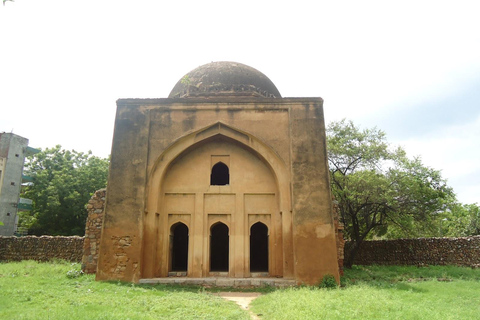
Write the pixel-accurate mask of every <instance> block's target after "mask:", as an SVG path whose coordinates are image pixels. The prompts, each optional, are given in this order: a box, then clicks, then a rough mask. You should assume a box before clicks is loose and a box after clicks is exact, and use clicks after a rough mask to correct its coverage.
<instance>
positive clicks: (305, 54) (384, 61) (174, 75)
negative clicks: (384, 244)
mask: <svg viewBox="0 0 480 320" xmlns="http://www.w3.org/2000/svg"><path fill="white" fill-rule="evenodd" d="M479 13H480V2H479V1H462V0H455V1H453V0H451V1H441V0H437V1H422V0H416V1H408V0H407V1H406V0H402V1H387V0H383V1H368V0H366V1H301V0H297V1H280V0H277V1H265V0H263V1H260V0H256V1H248V0H244V1H225V0H223V1H207V0H204V1H198V0H196V1H186V0H185V1H177V0H175V1H174V0H170V1H153V0H152V1H146V0H136V1H123V0H96V1H65V0H48V1H38V0H16V1H15V2H6V3H5V5H4V6H0V57H1V60H0V111H1V112H0V131H6V132H12V130H13V133H15V134H18V135H20V136H23V137H26V138H28V139H29V140H30V146H32V147H38V148H43V149H44V148H47V147H53V146H55V145H56V144H61V145H62V146H63V147H64V148H66V149H75V150H77V151H83V152H87V151H88V150H92V152H93V153H94V154H95V155H97V156H102V157H106V156H107V155H109V154H110V148H111V142H112V135H113V123H114V120H115V109H116V105H115V101H116V100H117V99H118V98H164V97H167V96H168V94H169V92H170V90H171V89H172V88H173V86H174V85H175V83H176V82H177V81H178V80H179V79H180V78H181V77H182V76H183V75H184V74H186V73H187V72H189V71H190V70H192V69H194V68H196V67H198V66H200V65H203V64H205V63H209V62H211V61H224V60H226V61H237V62H241V63H244V64H247V65H249V66H251V67H254V68H256V69H258V70H260V71H261V72H263V73H264V74H266V75H267V76H268V77H269V78H270V79H271V80H272V81H273V82H274V83H275V85H276V86H277V88H278V89H279V91H280V93H281V94H282V96H284V97H322V98H323V99H324V100H325V103H324V110H325V117H326V122H327V123H328V122H330V121H334V120H340V119H342V118H345V117H346V118H347V119H350V120H353V121H354V122H355V123H356V124H357V125H359V126H361V127H362V128H369V127H373V126H377V127H378V128H379V129H382V130H384V131H385V132H386V133H387V138H388V140H389V142H391V143H392V144H394V145H402V146H403V147H405V149H406V150H407V152H408V154H409V155H410V156H421V158H422V160H423V162H424V164H426V165H427V166H430V167H433V168H435V169H439V170H442V174H443V177H444V178H446V179H448V182H449V185H450V186H452V187H453V188H454V190H455V192H456V193H457V196H458V199H459V200H460V201H461V202H463V203H474V202H478V203H480V139H479V138H480V18H479Z"/></svg>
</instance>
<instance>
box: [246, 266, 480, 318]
mask: <svg viewBox="0 0 480 320" xmlns="http://www.w3.org/2000/svg"><path fill="white" fill-rule="evenodd" d="M345 273H346V274H345V277H344V278H343V279H342V285H343V287H342V288H337V289H318V288H311V287H303V288H292V289H288V290H282V291H275V292H272V293H270V294H268V295H264V296H261V297H259V298H258V299H256V300H255V301H253V303H252V307H253V311H254V312H255V313H260V314H262V319H275V320H277V319H428V320H431V319H442V320H443V319H480V270H479V269H477V270H472V269H470V268H460V267H452V266H444V267H440V266H431V267H425V268H417V267H411V266H408V267H397V266H393V267H386V266H381V267H380V266H369V267H365V266H354V268H352V269H351V270H346V272H345Z"/></svg>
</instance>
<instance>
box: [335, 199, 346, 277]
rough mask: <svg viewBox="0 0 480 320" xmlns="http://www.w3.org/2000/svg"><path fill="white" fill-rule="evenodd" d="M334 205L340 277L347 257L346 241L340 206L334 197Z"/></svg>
mask: <svg viewBox="0 0 480 320" xmlns="http://www.w3.org/2000/svg"><path fill="white" fill-rule="evenodd" d="M332 203H333V219H334V220H333V221H334V225H335V239H336V242H337V260H338V272H339V274H340V276H343V260H344V257H345V239H344V238H343V229H344V226H343V223H342V222H341V221H340V216H339V210H338V204H337V202H336V201H335V198H334V197H332Z"/></svg>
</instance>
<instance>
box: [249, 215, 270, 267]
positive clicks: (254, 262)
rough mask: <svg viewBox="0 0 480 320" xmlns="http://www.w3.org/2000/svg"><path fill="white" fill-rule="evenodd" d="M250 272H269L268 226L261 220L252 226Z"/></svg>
mask: <svg viewBox="0 0 480 320" xmlns="http://www.w3.org/2000/svg"><path fill="white" fill-rule="evenodd" d="M250 272H268V227H267V226H266V225H264V224H263V223H261V222H257V223H255V224H254V225H253V226H252V227H251V228H250Z"/></svg>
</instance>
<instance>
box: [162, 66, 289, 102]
mask: <svg viewBox="0 0 480 320" xmlns="http://www.w3.org/2000/svg"><path fill="white" fill-rule="evenodd" d="M215 96H247V97H266V98H281V97H282V96H281V95H280V92H278V90H277V88H276V87H275V85H274V84H273V82H272V81H271V80H270V79H268V77H267V76H265V75H264V74H263V73H261V72H260V71H258V70H256V69H254V68H252V67H249V66H247V65H244V64H241V63H237V62H228V61H220V62H212V63H208V64H205V65H203V66H200V67H198V68H196V69H194V70H192V71H190V72H189V73H187V74H186V75H185V76H184V77H183V78H182V79H180V80H179V81H178V82H177V84H176V85H175V87H173V89H172V91H171V92H170V94H169V96H168V97H169V98H188V97H215Z"/></svg>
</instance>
